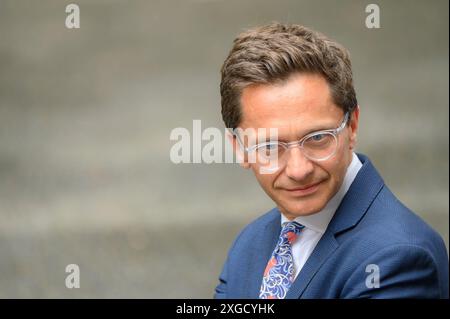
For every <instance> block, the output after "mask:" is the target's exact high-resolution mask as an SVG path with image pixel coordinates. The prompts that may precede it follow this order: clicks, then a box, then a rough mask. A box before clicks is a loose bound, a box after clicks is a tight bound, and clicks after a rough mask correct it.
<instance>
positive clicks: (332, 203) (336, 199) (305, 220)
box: [281, 152, 362, 234]
mask: <svg viewBox="0 0 450 319" xmlns="http://www.w3.org/2000/svg"><path fill="white" fill-rule="evenodd" d="M361 167H362V163H361V161H360V160H359V158H358V156H357V155H356V154H355V153H354V152H353V156H352V161H351V163H350V165H349V166H348V167H347V171H346V173H345V177H344V181H343V182H342V185H341V187H340V188H339V190H338V191H337V193H336V194H335V195H334V196H333V197H332V198H331V199H330V200H329V201H328V203H327V204H326V205H325V207H324V208H323V209H322V210H321V211H319V212H317V213H315V214H312V215H308V216H299V217H297V218H295V219H294V220H295V221H296V222H298V223H300V224H302V225H304V226H305V227H306V228H309V229H312V230H314V231H316V232H319V233H322V234H323V233H324V232H325V230H326V229H327V227H328V224H329V223H330V221H331V219H332V218H333V216H334V213H335V212H336V210H337V208H338V206H339V204H340V203H341V201H342V199H343V198H344V196H345V194H346V193H347V191H348V189H349V188H350V185H351V184H352V183H353V180H354V179H355V177H356V175H357V174H358V171H359V170H360V168H361ZM289 221H290V220H289V219H288V218H287V217H286V216H284V215H283V213H281V225H284V224H285V223H287V222H289Z"/></svg>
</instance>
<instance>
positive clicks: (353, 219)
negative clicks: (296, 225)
mask: <svg viewBox="0 0 450 319" xmlns="http://www.w3.org/2000/svg"><path fill="white" fill-rule="evenodd" d="M357 155H358V157H359V159H360V160H361V162H362V163H363V166H362V167H361V169H360V171H359V172H358V174H357V176H356V178H355V180H354V181H353V183H352V185H351V186H350V188H349V190H348V192H347V194H346V195H345V196H344V198H343V200H342V202H341V204H340V205H339V207H338V209H337V210H336V213H335V214H334V216H333V218H332V220H331V222H330V224H329V225H328V228H327V230H326V231H325V233H324V234H323V236H322V238H321V239H320V241H319V242H318V243H317V246H316V248H315V249H314V251H313V253H312V254H311V256H310V257H309V258H308V260H307V261H306V263H305V265H304V266H303V268H302V270H301V271H300V273H299V274H298V276H297V278H296V279H295V281H294V282H293V283H292V286H291V288H290V289H289V291H288V293H287V295H286V298H300V297H301V295H302V294H303V292H304V291H305V289H306V287H307V286H308V284H309V283H310V281H311V280H312V278H313V277H314V275H315V274H316V273H317V271H318V270H319V268H320V267H321V265H322V264H323V263H324V262H325V261H326V260H327V258H328V257H329V256H330V255H331V254H332V253H333V252H334V251H335V250H336V249H337V248H338V247H339V244H338V242H337V240H336V236H338V234H340V233H342V232H344V231H346V230H348V229H351V228H352V227H354V226H355V225H356V224H357V223H358V222H359V221H360V220H361V218H362V217H363V216H364V214H365V213H366V211H367V209H368V208H369V206H370V204H371V203H372V202H373V200H374V199H375V197H376V196H377V194H378V193H379V192H380V190H381V188H382V187H383V185H384V182H383V180H382V178H381V176H380V175H379V174H378V172H377V171H376V170H375V168H374V167H373V166H372V164H371V163H370V161H369V160H368V158H367V157H365V156H364V155H361V154H357Z"/></svg>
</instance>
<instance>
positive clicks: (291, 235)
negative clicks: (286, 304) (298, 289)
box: [259, 222, 304, 299]
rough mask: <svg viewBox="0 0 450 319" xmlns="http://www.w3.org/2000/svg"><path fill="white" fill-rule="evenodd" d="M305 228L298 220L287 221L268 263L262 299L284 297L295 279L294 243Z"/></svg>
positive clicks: (262, 286) (260, 294) (261, 291)
mask: <svg viewBox="0 0 450 319" xmlns="http://www.w3.org/2000/svg"><path fill="white" fill-rule="evenodd" d="M303 228H304V226H303V225H300V224H299V223H297V222H289V223H286V224H285V225H284V227H283V229H282V230H281V234H280V239H279V240H278V244H277V246H276V247H275V250H274V251H273V253H272V256H271V257H270V259H269V262H268V263H267V266H266V269H265V271H264V277H263V280H262V284H261V290H260V293H259V298H260V299H284V298H285V297H286V294H287V292H288V290H289V288H290V287H291V284H292V282H293V281H294V260H293V256H292V244H293V243H294V241H295V240H296V239H297V237H298V235H299V233H300V231H301V230H302V229H303Z"/></svg>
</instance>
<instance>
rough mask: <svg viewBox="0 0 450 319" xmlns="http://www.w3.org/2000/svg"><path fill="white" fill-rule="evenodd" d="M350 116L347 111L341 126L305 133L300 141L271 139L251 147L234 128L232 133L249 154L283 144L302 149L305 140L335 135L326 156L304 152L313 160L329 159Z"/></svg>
mask: <svg viewBox="0 0 450 319" xmlns="http://www.w3.org/2000/svg"><path fill="white" fill-rule="evenodd" d="M349 117H350V113H349V112H346V113H345V115H344V119H343V120H342V123H341V124H340V125H339V127H337V128H335V129H328V130H320V131H315V132H311V133H309V134H307V135H305V136H304V137H302V138H301V139H300V140H298V141H292V142H288V143H287V142H280V141H269V142H263V143H258V144H255V145H252V146H250V147H246V146H245V145H244V143H243V141H242V140H241V138H240V136H239V134H237V133H236V132H235V130H232V131H231V133H232V134H233V135H234V136H235V137H236V139H237V141H238V143H239V145H240V147H241V149H242V150H244V151H245V152H246V153H247V154H249V153H252V152H255V151H259V150H267V149H273V148H277V149H279V146H281V147H282V148H283V149H285V150H287V149H289V148H291V147H293V146H300V148H301V149H302V151H303V150H304V143H305V141H308V140H310V139H311V138H313V137H315V136H320V135H323V134H326V135H331V136H333V138H334V140H335V146H334V149H333V151H332V152H330V154H327V155H326V156H323V157H320V158H315V157H312V156H311V155H309V154H308V153H307V152H304V151H303V154H304V155H305V156H306V157H307V158H309V159H310V160H313V161H325V160H327V159H329V158H330V157H332V156H333V155H334V154H335V153H336V150H337V148H338V143H339V140H338V135H339V133H341V132H342V130H343V129H344V128H345V126H346V125H347V122H348V120H349Z"/></svg>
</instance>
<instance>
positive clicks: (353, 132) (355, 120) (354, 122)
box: [349, 105, 359, 150]
mask: <svg viewBox="0 0 450 319" xmlns="http://www.w3.org/2000/svg"><path fill="white" fill-rule="evenodd" d="M358 125H359V105H357V106H356V108H355V109H354V110H353V112H352V113H351V118H350V124H349V127H350V143H349V146H350V149H351V150H353V149H354V148H355V147H356V140H357V139H356V138H357V135H358Z"/></svg>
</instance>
